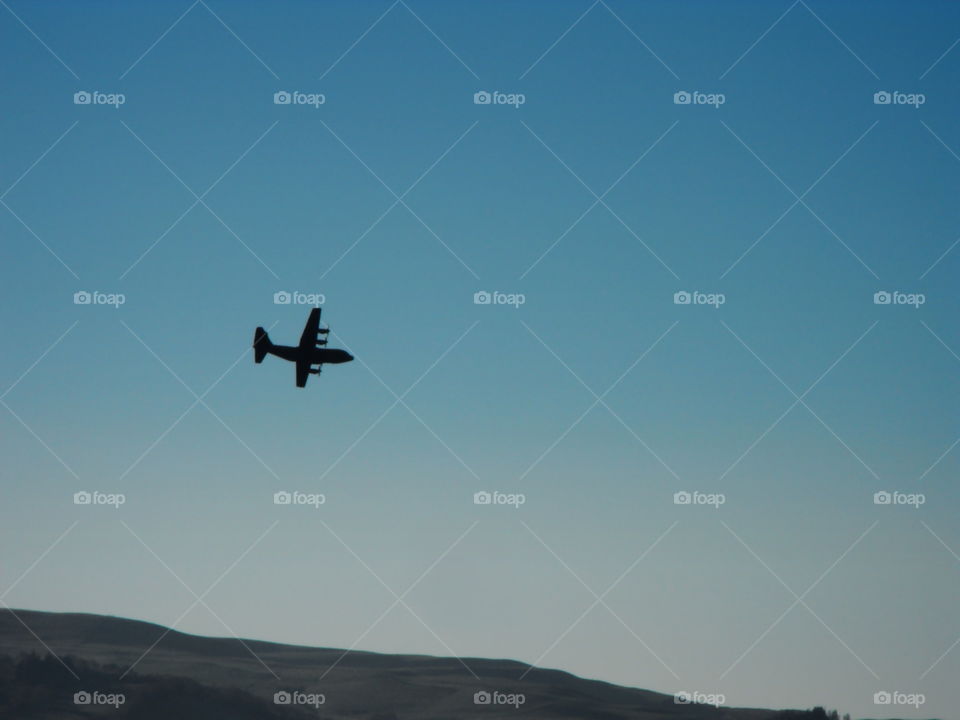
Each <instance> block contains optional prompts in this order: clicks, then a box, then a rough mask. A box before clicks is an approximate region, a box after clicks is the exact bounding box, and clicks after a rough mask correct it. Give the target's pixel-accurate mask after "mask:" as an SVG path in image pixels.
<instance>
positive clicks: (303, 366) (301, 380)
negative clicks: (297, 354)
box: [297, 360, 310, 387]
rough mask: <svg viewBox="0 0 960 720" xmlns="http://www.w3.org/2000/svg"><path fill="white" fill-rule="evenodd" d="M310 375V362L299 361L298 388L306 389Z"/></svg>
mask: <svg viewBox="0 0 960 720" xmlns="http://www.w3.org/2000/svg"><path fill="white" fill-rule="evenodd" d="M309 375H310V362H309V361H308V360H297V387H305V386H306V384H307V378H308V377H309Z"/></svg>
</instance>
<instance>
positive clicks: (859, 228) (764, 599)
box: [0, 0, 960, 717]
mask: <svg viewBox="0 0 960 720" xmlns="http://www.w3.org/2000/svg"><path fill="white" fill-rule="evenodd" d="M171 26H172V27H171ZM958 36H960V7H958V6H957V5H955V4H950V3H945V2H944V3H937V2H930V3H906V2H900V3H890V2H873V3H869V4H866V3H861V4H855V3H824V2H809V3H806V4H805V3H803V2H799V3H794V4H793V5H791V4H789V3H786V2H769V3H760V2H750V3H723V4H718V3H706V2H692V3H683V4H679V3H668V2H656V3H650V2H644V3H624V2H621V1H620V0H608V1H607V2H599V3H594V4H592V5H591V4H590V3H589V2H588V1H583V2H580V1H578V2H551V3H535V2H521V3H507V2H492V3H463V2H428V1H426V0H415V1H414V0H410V1H409V2H407V3H404V2H399V3H394V4H393V5H391V4H389V3H388V2H369V3H348V2H335V3H309V4H308V3H292V2H288V3H272V4H271V5H270V7H269V9H265V8H264V7H263V6H260V5H258V4H255V3H225V2H221V1H220V0H210V1H209V2H207V3H204V2H200V3H197V4H194V5H190V4H189V3H188V2H177V3H173V2H170V3H151V4H149V5H145V4H128V3H118V2H97V3H84V4H83V5H82V6H80V5H76V4H72V3H66V2H55V3H43V4H36V3H28V2H21V1H17V2H10V3H9V6H6V5H5V6H4V8H3V9H0V57H2V60H3V61H2V62H0V82H2V92H3V96H4V98H5V99H6V102H5V103H4V112H2V113H0V148H2V150H0V158H2V162H0V197H2V201H3V205H2V206H0V238H2V248H3V253H4V260H5V262H3V263H2V265H0V273H2V287H3V290H2V292H3V298H4V302H3V303H2V304H0V324H2V326H3V327H4V328H5V334H6V343H5V348H6V351H5V352H4V353H3V355H2V357H0V385H2V388H0V392H2V393H3V396H2V401H3V404H4V406H5V407H0V443H2V445H0V451H2V456H3V458H4V461H3V463H2V464H0V487H2V503H0V540H2V546H3V548H4V550H3V553H2V565H0V593H3V591H4V590H7V588H9V587H10V586H11V585H12V586H13V587H12V589H10V590H9V591H7V592H6V593H4V594H3V595H2V600H3V602H5V603H6V604H7V605H9V606H11V607H26V608H33V609H43V610H56V611H68V610H69V611H86V612H96V613H110V614H116V615H121V616H127V617H135V618H141V619H145V620H150V621H154V622H158V623H163V624H167V625H170V624H174V623H176V627H177V628H178V629H181V630H183V631H187V632H194V633H202V634H212V635H230V634H233V633H236V634H237V635H239V636H242V637H255V638H262V639H269V640H275V641H282V642H291V643H300V644H309V645H325V646H335V647H351V646H354V645H356V647H358V648H362V649H368V650H378V651H388V652H421V653H432V654H439V655H450V654H454V653H455V654H458V655H463V656H467V657H470V656H487V657H509V658H515V659H519V660H523V661H527V662H536V663H538V664H541V665H545V666H550V667H558V668H562V669H565V670H569V671H571V672H574V673H577V674H580V675H584V676H587V677H594V678H601V679H604V680H608V681H611V682H616V683H622V684H627V685H633V686H639V687H644V688H651V689H656V690H661V691H665V692H675V691H679V690H691V691H692V690H697V691H702V692H721V693H723V694H724V695H725V696H726V698H727V702H728V703H730V704H737V705H757V706H776V707H808V706H811V705H814V704H823V705H826V706H828V707H837V708H839V709H840V710H841V712H843V711H847V712H851V713H853V714H854V715H855V716H873V717H877V716H892V715H896V716H900V717H933V716H941V717H943V716H948V715H950V713H952V712H955V708H956V707H957V705H958V704H960V696H958V694H957V692H958V691H957V687H956V683H955V682H954V679H955V678H956V677H957V674H958V672H960V648H958V647H954V642H955V640H956V639H957V638H958V636H960V617H958V616H957V612H956V608H957V602H956V600H957V595H958V591H960V558H958V557H957V555H956V554H955V553H956V552H958V551H960V528H958V525H957V523H956V517H957V512H958V510H960V495H958V491H957V486H956V482H955V480H956V476H957V471H958V462H960V450H957V449H955V448H954V444H955V442H956V441H957V438H958V435H960V413H958V407H960V405H958V400H960V357H958V353H960V329H958V327H957V324H956V318H957V317H958V311H960V301H958V296H957V290H956V288H957V287H958V285H957V279H958V273H960V249H954V248H953V246H954V243H955V242H956V241H957V239H958V236H960V205H958V203H957V202H956V198H957V190H958V185H960V158H958V157H957V155H956V154H955V153H956V152H960V131H958V126H957V123H956V118H957V113H958V111H960V101H958V94H957V85H958V83H957V79H958V73H960V50H958V49H952V48H953V44H954V43H955V41H956V40H957V37H958ZM951 49H952V51H951ZM81 90H86V91H94V90H97V91H100V92H104V93H123V94H124V95H125V97H126V102H125V103H124V104H123V106H121V107H119V108H113V107H109V106H93V105H75V104H74V103H73V95H74V93H75V92H77V91H81ZM280 90H287V91H293V90H299V91H301V92H306V93H323V94H324V95H325V97H326V103H325V104H324V105H322V106H321V107H319V108H313V107H309V106H285V105H275V104H274V103H273V94H274V93H275V92H277V91H280ZM480 90H487V91H494V90H498V91H501V92H505V93H523V94H524V95H525V97H526V102H525V103H524V104H523V106H522V107H520V108H514V107H510V106H495V105H475V104H474V103H473V95H474V93H475V92H477V91H480ZM680 90H687V91H694V90H697V91H701V92H705V93H723V94H724V95H725V99H726V102H725V103H724V104H723V105H722V106H721V107H719V108H714V107H709V106H693V105H676V104H674V102H673V95H674V93H675V92H677V91H680ZM883 90H886V91H895V90H897V91H901V92H905V93H923V94H924V96H925V100H926V101H925V103H924V104H923V106H921V107H919V108H914V107H910V106H894V105H876V104H874V102H873V95H874V93H875V92H878V91H883ZM425 171H428V172H426V174H425V175H424V173H425ZM625 172H626V174H624V173H625ZM415 183H416V184H415ZM414 184H415V187H413V189H412V190H410V192H409V194H405V192H406V191H407V190H408V188H410V187H411V186H412V185H414ZM211 186H212V189H210V188H211ZM611 186H614V187H613V188H612V189H611V190H609V193H606V194H605V192H606V191H607V190H608V188H610V187H611ZM811 186H813V187H812V189H810V188H811ZM208 189H209V193H207V191H208ZM808 189H809V193H807V191H808ZM197 196H199V197H201V198H202V201H201V202H199V203H197V202H196V201H197ZM398 196H399V197H401V198H402V202H400V203H397V202H396V201H397V197H398ZM598 197H600V198H602V200H601V201H600V202H597V198H598ZM798 197H800V198H801V201H800V202H797V198H798ZM184 213H185V214H184ZM81 290H87V291H94V290H97V291H101V292H105V293H123V294H124V295H125V297H126V302H125V304H124V305H123V306H122V307H120V308H119V309H115V308H112V307H103V306H90V305H75V304H74V303H73V294H74V293H75V292H77V291H81ZM282 290H287V291H293V290H299V291H302V292H318V293H323V294H324V295H325V297H326V302H325V304H324V319H325V320H327V321H329V322H330V323H331V325H332V328H333V332H334V333H335V335H336V341H335V343H333V342H332V343H331V345H333V344H336V345H338V346H342V347H347V348H349V349H350V351H351V352H353V353H354V354H355V355H356V357H357V361H356V362H354V363H352V364H350V365H344V366H331V367H328V368H327V369H326V370H325V371H324V374H323V376H322V377H321V378H311V380H310V383H309V387H308V388H307V389H306V390H305V391H301V390H298V389H297V388H295V387H294V384H293V382H294V377H293V367H292V366H291V365H289V364H286V363H283V362H282V361H280V360H278V359H276V358H268V359H267V361H266V362H265V363H264V364H263V365H260V366H256V365H254V363H253V362H252V359H251V352H250V349H249V345H250V342H251V340H252V334H253V328H254V327H255V326H256V325H263V326H266V327H270V328H271V337H272V338H273V339H274V341H275V342H290V343H294V342H296V339H297V338H298V337H299V334H300V330H301V328H302V325H303V322H304V320H305V318H306V315H307V309H306V308H305V307H295V306H284V305H275V304H274V303H273V294H274V293H275V292H277V291H282ZM480 290H487V291H493V290H499V291H502V292H508V293H523V294H524V295H525V298H526V302H525V304H524V305H523V306H522V307H520V308H513V307H504V306H492V305H490V306H488V305H475V304H474V302H473V295H474V293H475V292H477V291H480ZM681 290H687V291H694V290H698V291H702V292H708V293H723V294H724V295H725V298H726V302H725V304H724V305H723V306H722V307H720V308H719V309H715V308H712V307H708V306H692V305H691V306H684V305H675V304H674V303H673V295H674V293H675V292H677V291H681ZM877 291H902V292H907V293H923V294H924V296H925V298H926V302H925V304H924V305H923V306H922V307H920V308H914V307H909V306H892V305H875V304H874V302H873V296H874V293H875V292H877ZM58 339H59V341H58ZM645 353H646V354H645ZM641 356H642V359H640V358H641ZM638 360H639V361H638ZM625 372H626V374H625V375H624V373H625ZM825 373H826V374H825ZM615 383H616V384H615ZM411 385H414V387H413V389H412V390H410V392H409V394H406V395H405V394H404V393H405V392H406V391H407V390H408V388H410V387H411ZM611 386H614V387H613V388H612V389H611V390H610V391H609V394H607V395H603V393H605V392H606V391H607V390H608V389H609V388H611ZM811 386H813V387H812V389H810V390H809V394H805V393H807V391H808V389H809V388H811ZM211 387H212V389H211ZM208 391H209V392H208ZM594 393H595V394H596V395H594ZM197 396H200V397H201V399H202V401H200V402H197ZM596 396H601V397H602V401H601V402H596ZM397 397H401V398H402V401H400V402H397ZM797 397H800V398H801V399H802V402H797ZM791 406H793V407H792V409H791ZM78 490H99V491H103V492H122V493H124V494H125V495H126V504H125V505H124V506H123V507H122V508H120V509H113V508H108V507H86V506H75V505H74V504H73V502H72V496H73V493H74V492H76V491H78ZM278 490H300V491H305V492H322V493H324V494H325V495H326V499H327V502H326V504H325V505H324V506H323V507H321V508H319V509H317V510H315V509H312V508H305V507H285V506H275V505H274V504H273V502H272V496H273V493H274V492H275V491H278ZM479 490H491V491H492V490H500V491H503V492H522V493H524V494H525V495H526V503H525V504H524V505H523V506H522V507H521V508H519V509H514V508H510V507H488V506H476V505H474V504H473V502H472V497H473V493H474V492H476V491H479ZM681 490H687V491H694V490H697V491H702V492H713V493H717V492H719V493H723V494H724V495H725V497H726V503H725V504H724V505H723V506H722V507H721V508H719V509H714V508H712V507H691V506H683V505H675V504H674V503H673V494H674V493H675V492H677V491H681ZM880 490H888V491H893V490H899V491H903V492H912V493H923V494H924V495H925V497H926V503H925V504H924V505H923V506H922V507H920V508H919V509H915V508H912V507H902V506H898V507H893V506H878V505H875V504H874V503H873V494H874V493H875V492H877V491H880ZM74 523H76V524H74ZM68 529H69V532H68V534H67V535H66V536H65V537H63V538H62V540H61V541H60V542H59V543H58V544H56V546H55V547H53V549H52V550H51V549H50V548H51V546H52V545H53V544H54V543H55V542H56V541H57V540H58V538H61V536H62V535H63V533H64V532H65V531H67V530H68ZM264 533H266V534H264ZM251 546H252V548H251ZM651 548H652V549H651ZM48 550H49V552H47V551H48ZM44 553H47V554H46V555H44ZM154 553H155V555H156V557H155V556H154ZM41 556H43V557H42V560H41V561H40V562H38V563H36V561H37V560H38V558H40V557H41ZM641 557H642V559H640V558H641ZM158 558H159V559H158ZM238 559H239V562H238ZM161 561H162V562H161ZM34 563H36V564H34ZM163 563H165V564H166V565H167V566H168V568H169V570H170V571H172V572H168V570H167V569H165V568H164V565H163ZM428 570H429V571H428ZM225 571H226V574H224V573H225ZM425 571H428V572H426V574H424V573H425ZM625 571H627V572H626V574H624V572H625ZM24 573H26V574H24ZM824 573H826V574H825V575H824ZM174 574H175V575H176V576H177V577H175V576H174ZM421 576H422V578H421ZM178 577H179V579H180V580H182V583H183V584H181V582H180V581H179V580H178ZM218 579H219V580H218ZM418 579H419V580H418ZM415 582H416V585H415V586H414V587H413V589H412V590H410V592H409V594H407V595H405V596H403V595H402V594H403V593H404V591H406V590H407V589H408V587H409V586H411V584H414V583H415ZM214 583H216V584H215V585H214ZM615 583H616V584H615ZM614 584H615V585H614ZM185 585H186V586H188V587H189V588H190V589H191V590H192V591H193V592H195V593H196V594H197V595H202V593H203V592H204V591H206V590H207V589H208V587H210V586H211V585H214V587H213V588H212V590H210V592H209V594H208V595H206V596H204V602H205V603H206V605H207V606H209V607H205V606H204V605H196V604H195V598H194V596H193V595H192V594H191V593H190V591H188V590H187V588H186V587H185ZM611 586H613V587H612V589H610V590H609V593H608V594H604V593H605V592H606V591H607V590H608V588H610V587H611ZM811 586H812V588H811ZM808 589H809V592H807V591H808ZM391 591H392V592H393V593H396V594H397V595H401V596H402V597H403V603H402V604H396V605H395V606H394V607H393V608H392V609H391V610H390V612H389V613H387V614H386V615H385V616H383V617H382V619H381V620H380V621H379V622H378V623H377V624H376V625H375V626H373V627H372V629H371V625H373V624H374V622H375V621H376V620H377V619H378V618H379V617H380V616H381V615H382V613H383V612H384V611H385V610H387V609H388V608H390V606H391V604H393V603H394V595H393V594H392V592H391ZM594 593H595V594H596V596H601V597H602V602H601V603H596V597H595V595H594ZM796 596H799V597H800V598H801V599H802V602H800V603H798V602H796V599H795V598H796ZM191 606H193V607H192V609H191ZM407 606H408V607H407ZM591 606H593V607H592V609H590V608H591ZM791 606H792V607H791ZM588 609H590V610H589V612H588V613H587V614H586V615H584V614H583V613H584V611H586V610H588ZM188 610H189V611H188ZM187 611H188V612H187ZM185 612H186V614H184V613H185ZM785 612H786V614H785V615H784V613H785ZM581 616H582V617H581ZM571 627H572V629H571ZM465 672H466V671H465ZM880 690H889V691H893V690H899V691H903V692H922V693H924V694H925V695H926V697H927V702H926V705H925V706H923V707H922V708H920V709H919V710H914V709H913V708H904V707H896V708H885V707H877V706H875V705H874V704H873V694H874V693H875V692H877V691H880Z"/></svg>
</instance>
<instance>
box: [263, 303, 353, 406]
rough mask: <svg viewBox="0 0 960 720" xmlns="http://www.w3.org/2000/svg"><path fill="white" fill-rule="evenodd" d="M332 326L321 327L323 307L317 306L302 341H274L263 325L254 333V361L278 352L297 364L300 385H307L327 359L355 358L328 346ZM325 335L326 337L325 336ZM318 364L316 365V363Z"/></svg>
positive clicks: (311, 314)
mask: <svg viewBox="0 0 960 720" xmlns="http://www.w3.org/2000/svg"><path fill="white" fill-rule="evenodd" d="M329 333H330V328H321V327H320V308H313V310H311V311H310V317H308V318H307V324H306V325H305V326H304V327H303V334H302V335H301V336H300V344H299V345H274V344H273V343H272V342H270V336H269V335H267V331H266V330H264V329H263V328H262V327H258V328H257V329H256V332H254V335H253V361H254V362H255V363H257V364H260V363H262V362H263V359H264V358H265V357H266V356H267V355H276V356H277V357H279V358H283V359H284V360H289V361H290V362H294V363H296V364H297V387H300V388H302V387H305V386H306V384H307V377H308V376H309V375H319V374H320V369H321V368H322V367H323V364H324V363H345V362H350V361H351V360H353V355H351V354H350V353H348V352H347V351H346V350H335V349H330V350H328V349H327V347H326V345H327V335H328V334H329ZM321 336H322V338H321ZM314 365H316V366H317V367H316V368H314V367H313V366H314Z"/></svg>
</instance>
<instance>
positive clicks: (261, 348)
mask: <svg viewBox="0 0 960 720" xmlns="http://www.w3.org/2000/svg"><path fill="white" fill-rule="evenodd" d="M272 345H273V343H272V342H270V336H269V335H267V331H266V330H264V329H263V328H262V327H258V328H257V330H256V332H255V333H254V334H253V361H254V362H256V363H262V362H263V359H264V358H265V357H266V356H267V351H268V350H270V348H271V346H272Z"/></svg>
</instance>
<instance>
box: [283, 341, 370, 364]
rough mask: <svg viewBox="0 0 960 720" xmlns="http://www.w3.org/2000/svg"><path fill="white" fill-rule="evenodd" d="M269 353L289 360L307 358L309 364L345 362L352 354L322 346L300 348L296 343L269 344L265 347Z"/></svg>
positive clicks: (295, 360) (348, 360)
mask: <svg viewBox="0 0 960 720" xmlns="http://www.w3.org/2000/svg"><path fill="white" fill-rule="evenodd" d="M267 353H268V354H269V355H276V356H277V357H279V358H283V359H284V360H289V361H290V362H300V361H303V360H307V361H308V362H309V363H310V364H311V365H321V364H326V363H345V362H350V361H351V360H353V355H351V354H350V353H348V352H347V351H346V350H337V349H332V348H331V349H329V350H328V349H327V348H322V347H313V348H305V349H304V348H301V347H299V346H297V345H271V346H270V347H269V348H268V349H267Z"/></svg>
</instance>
